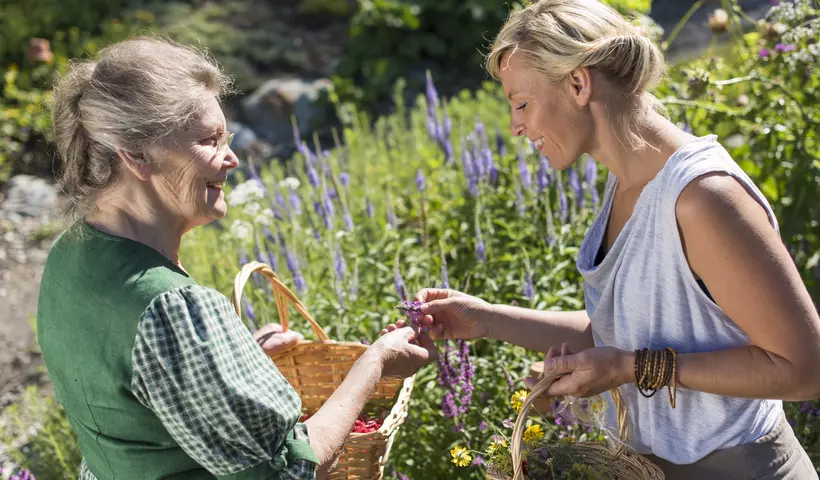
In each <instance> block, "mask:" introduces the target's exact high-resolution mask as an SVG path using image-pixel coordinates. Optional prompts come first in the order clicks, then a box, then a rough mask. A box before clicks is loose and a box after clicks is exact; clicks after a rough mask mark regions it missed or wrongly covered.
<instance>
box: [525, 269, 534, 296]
mask: <svg viewBox="0 0 820 480" xmlns="http://www.w3.org/2000/svg"><path fill="white" fill-rule="evenodd" d="M524 276H525V279H524V296H525V297H526V298H527V300H532V297H533V296H535V286H534V285H533V284H532V272H531V271H530V270H529V269H528V270H527V273H526V274H525V275H524Z"/></svg>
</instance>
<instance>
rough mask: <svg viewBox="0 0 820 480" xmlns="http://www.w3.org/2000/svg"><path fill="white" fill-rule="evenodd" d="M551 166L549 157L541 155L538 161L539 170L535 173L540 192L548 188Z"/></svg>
mask: <svg viewBox="0 0 820 480" xmlns="http://www.w3.org/2000/svg"><path fill="white" fill-rule="evenodd" d="M549 168H550V161H549V159H548V158H547V157H545V156H544V155H541V160H540V161H539V162H538V172H537V173H536V175H535V182H536V184H537V185H538V191H539V192H543V191H544V190H546V189H547V187H548V186H549V184H550V177H549Z"/></svg>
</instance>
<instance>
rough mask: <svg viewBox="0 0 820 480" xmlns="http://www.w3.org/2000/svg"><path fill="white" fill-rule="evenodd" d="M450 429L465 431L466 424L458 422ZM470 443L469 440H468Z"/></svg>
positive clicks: (455, 431)
mask: <svg viewBox="0 0 820 480" xmlns="http://www.w3.org/2000/svg"><path fill="white" fill-rule="evenodd" d="M450 431H451V432H453V433H461V432H463V431H464V424H463V423H456V424H454V425H453V426H452V427H450ZM467 443H469V442H467Z"/></svg>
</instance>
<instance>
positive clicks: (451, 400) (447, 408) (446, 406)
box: [441, 390, 458, 418]
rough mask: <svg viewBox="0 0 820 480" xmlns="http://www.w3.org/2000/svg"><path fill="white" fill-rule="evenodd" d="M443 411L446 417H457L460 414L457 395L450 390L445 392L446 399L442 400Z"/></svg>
mask: <svg viewBox="0 0 820 480" xmlns="http://www.w3.org/2000/svg"><path fill="white" fill-rule="evenodd" d="M441 411H442V412H444V416H445V417H449V418H455V417H457V416H458V406H457V405H456V396H455V394H454V393H453V392H452V391H450V390H448V391H447V392H446V393H445V394H444V399H443V400H442V401H441Z"/></svg>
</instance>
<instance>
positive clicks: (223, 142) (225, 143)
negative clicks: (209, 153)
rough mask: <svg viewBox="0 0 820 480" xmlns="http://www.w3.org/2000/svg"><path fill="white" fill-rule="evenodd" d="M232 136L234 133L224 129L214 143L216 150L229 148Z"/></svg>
mask: <svg viewBox="0 0 820 480" xmlns="http://www.w3.org/2000/svg"><path fill="white" fill-rule="evenodd" d="M234 136H236V133H234V132H228V131H226V132H225V135H223V136H222V138H220V139H219V142H217V144H216V152H217V153H222V149H223V148H230V147H231V142H233V137H234Z"/></svg>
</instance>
